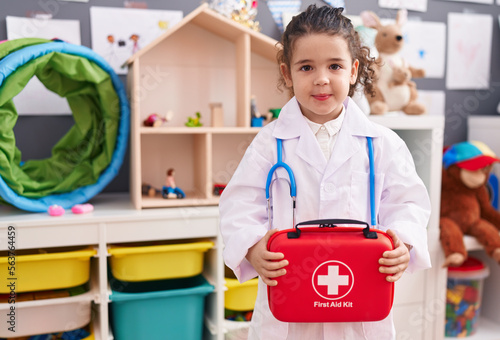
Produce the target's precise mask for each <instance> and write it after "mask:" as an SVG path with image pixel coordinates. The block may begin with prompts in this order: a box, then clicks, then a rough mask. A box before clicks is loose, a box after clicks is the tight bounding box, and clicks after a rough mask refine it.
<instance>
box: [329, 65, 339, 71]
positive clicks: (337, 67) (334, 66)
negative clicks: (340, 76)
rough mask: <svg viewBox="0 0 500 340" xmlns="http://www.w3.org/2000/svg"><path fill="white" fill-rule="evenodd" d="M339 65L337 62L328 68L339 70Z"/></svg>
mask: <svg viewBox="0 0 500 340" xmlns="http://www.w3.org/2000/svg"><path fill="white" fill-rule="evenodd" d="M340 69H341V66H340V65H339V64H332V65H330V70H340Z"/></svg>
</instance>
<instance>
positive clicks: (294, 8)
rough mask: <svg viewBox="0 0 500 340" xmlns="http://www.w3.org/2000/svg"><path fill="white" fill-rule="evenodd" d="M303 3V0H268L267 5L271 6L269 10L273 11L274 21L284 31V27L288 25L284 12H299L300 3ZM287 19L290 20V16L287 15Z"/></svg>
mask: <svg viewBox="0 0 500 340" xmlns="http://www.w3.org/2000/svg"><path fill="white" fill-rule="evenodd" d="M301 4H302V1H301V0H290V1H282V0H268V1H267V7H269V11H271V15H272V16H273V19H274V22H275V23H276V25H277V26H278V28H279V30H280V31H281V32H283V31H284V27H286V25H284V24H283V13H294V14H295V13H298V12H299V11H300V5H301ZM287 20H288V21H289V20H290V16H287Z"/></svg>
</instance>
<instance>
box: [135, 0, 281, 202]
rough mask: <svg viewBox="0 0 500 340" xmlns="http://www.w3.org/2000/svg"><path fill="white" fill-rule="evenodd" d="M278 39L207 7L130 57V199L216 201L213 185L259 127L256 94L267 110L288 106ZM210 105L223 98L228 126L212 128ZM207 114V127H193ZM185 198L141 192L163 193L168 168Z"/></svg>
mask: <svg viewBox="0 0 500 340" xmlns="http://www.w3.org/2000/svg"><path fill="white" fill-rule="evenodd" d="M276 43H277V42H276V41H275V40H273V39H271V38H269V37H267V36H265V35H263V34H261V33H258V32H255V31H253V30H251V29H248V28H246V27H245V26H243V25H240V24H239V23H236V22H234V21H232V20H230V19H228V18H225V17H224V16H222V15H220V14H219V13H217V12H215V11H213V10H211V9H210V8H208V6H207V5H206V4H205V5H202V6H200V7H199V8H198V9H196V10H195V11H193V12H192V13H190V14H189V15H187V16H186V17H185V18H184V19H183V20H182V21H181V22H180V23H179V24H177V25H176V26H175V27H172V28H171V29H170V30H168V31H167V32H165V34H163V35H162V36H160V37H159V38H157V39H156V40H155V41H153V42H152V43H151V44H150V45H148V46H146V47H145V48H143V49H141V50H140V51H139V52H138V53H136V54H135V55H134V56H132V57H131V58H130V59H129V61H128V65H129V76H128V81H129V86H128V88H129V89H130V91H131V92H130V98H131V109H132V121H131V154H132V156H131V189H130V191H131V197H132V201H133V203H134V206H135V208H136V209H142V208H159V207H173V206H189V205H191V206H199V205H216V204H218V196H216V195H214V194H213V187H214V184H216V183H217V184H227V182H228V181H229V179H230V178H231V176H232V174H233V173H234V171H235V170H236V166H237V164H238V163H239V161H240V160H241V157H242V156H243V154H244V151H245V149H246V147H247V146H248V145H249V144H250V142H251V140H252V139H253V137H254V136H255V135H256V134H257V132H258V131H259V129H258V128H252V127H251V126H250V125H251V124H250V121H251V113H250V98H251V96H252V95H254V96H255V97H256V100H257V105H258V108H259V110H260V111H261V112H262V113H266V112H267V111H268V110H269V109H271V108H279V107H282V106H283V105H284V104H285V103H286V101H287V99H288V98H287V94H286V93H280V92H279V91H278V90H277V88H276V80H277V79H278V71H279V70H278V66H277V64H276V52H277V47H276ZM210 103H222V109H223V112H224V117H223V124H222V126H213V125H214V124H213V123H212V119H211V111H210V106H209V104H210ZM167 111H173V112H174V117H173V118H172V119H171V120H170V121H169V122H167V123H164V124H163V126H162V127H157V128H152V127H145V126H143V124H142V122H143V121H144V120H145V119H146V118H147V117H148V116H149V115H150V114H152V113H158V114H160V115H164V114H166V113H167ZM196 112H200V113H201V122H202V123H203V126H202V127H186V126H185V122H186V121H187V119H188V117H194V115H195V113H196ZM169 168H173V169H175V180H176V185H177V186H178V187H179V188H181V189H183V190H184V191H185V192H186V198H185V199H163V198H161V195H159V194H157V195H156V196H155V197H148V196H147V195H143V194H142V190H141V188H142V185H143V184H148V185H150V186H152V187H154V188H156V189H157V190H161V188H162V186H163V184H164V181H165V172H166V170H167V169H169Z"/></svg>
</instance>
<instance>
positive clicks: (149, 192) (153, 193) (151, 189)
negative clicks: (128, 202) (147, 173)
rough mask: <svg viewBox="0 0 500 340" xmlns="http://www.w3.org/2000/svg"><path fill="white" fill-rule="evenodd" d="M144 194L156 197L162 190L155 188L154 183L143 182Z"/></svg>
mask: <svg viewBox="0 0 500 340" xmlns="http://www.w3.org/2000/svg"><path fill="white" fill-rule="evenodd" d="M141 189H142V194H143V195H144V196H148V197H155V196H156V194H161V190H158V189H156V188H154V187H153V186H152V185H150V184H147V183H143V184H142V188H141Z"/></svg>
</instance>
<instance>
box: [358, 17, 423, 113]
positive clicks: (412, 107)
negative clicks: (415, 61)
mask: <svg viewBox="0 0 500 340" xmlns="http://www.w3.org/2000/svg"><path fill="white" fill-rule="evenodd" d="M361 18H362V20H363V25H364V26H366V27H370V28H374V29H376V30H377V34H376V36H375V48H376V49H377V51H378V53H379V56H378V58H377V63H376V66H375V74H374V76H375V77H374V85H375V95H374V96H372V95H371V94H367V100H368V102H369V104H370V113H371V114H373V115H382V114H384V113H386V112H387V111H403V112H404V113H406V114H409V115H420V114H424V113H425V112H426V108H425V106H424V105H423V104H421V103H419V102H417V95H418V94H417V86H416V84H415V82H413V81H411V78H422V77H424V76H425V71H424V70H423V69H416V68H413V67H411V66H409V65H408V64H407V62H406V61H405V60H404V59H403V58H402V57H401V56H400V55H399V54H398V52H399V51H400V50H401V49H402V48H403V44H404V39H403V33H402V31H401V27H402V26H403V25H404V24H405V23H406V19H407V11H406V10H400V11H398V14H397V17H396V23H395V24H391V25H382V24H381V22H380V19H379V17H378V16H377V15H376V14H375V13H373V12H371V11H364V12H362V13H361Z"/></svg>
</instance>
